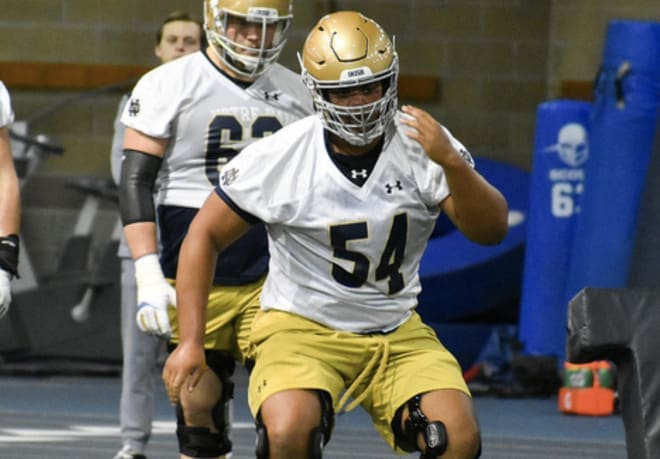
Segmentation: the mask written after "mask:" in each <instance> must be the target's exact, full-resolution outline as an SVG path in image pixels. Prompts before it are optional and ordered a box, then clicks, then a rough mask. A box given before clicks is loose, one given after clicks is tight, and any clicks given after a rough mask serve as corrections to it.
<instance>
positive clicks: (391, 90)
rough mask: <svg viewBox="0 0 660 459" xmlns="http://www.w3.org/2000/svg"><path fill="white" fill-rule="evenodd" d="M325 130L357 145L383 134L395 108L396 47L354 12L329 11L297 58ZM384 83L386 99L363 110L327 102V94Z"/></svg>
mask: <svg viewBox="0 0 660 459" xmlns="http://www.w3.org/2000/svg"><path fill="white" fill-rule="evenodd" d="M298 59H299V61H300V65H301V67H302V78H303V81H304V82H305V84H306V85H307V86H308V87H309V88H310V89H311V91H312V97H313V98H314V105H315V107H316V110H317V111H318V112H320V113H321V115H322V120H323V124H324V126H325V128H326V129H327V130H329V131H330V132H333V133H335V134H337V135H338V136H340V137H341V138H343V139H344V140H346V141H348V142H350V143H351V144H353V145H366V144H368V143H370V142H371V141H372V140H374V139H376V138H378V137H379V136H380V135H382V134H383V132H384V130H385V127H386V126H387V125H388V124H389V123H390V122H391V121H392V120H393V119H394V116H395V114H396V110H397V78H398V74H399V59H398V56H397V54H396V51H395V50H394V44H393V42H392V41H391V40H390V38H389V37H388V36H387V34H386V33H385V31H383V29H382V28H381V27H380V26H379V25H378V24H377V23H376V22H374V21H373V20H371V19H369V18H367V17H365V16H363V15H362V14H360V13H358V12H355V11H339V12H336V13H331V14H328V15H326V16H324V17H323V18H321V20H320V21H319V22H318V23H317V24H316V26H314V28H313V29H312V31H311V32H310V34H309V35H308V36H307V40H306V41H305V44H304V46H303V51H302V55H300V54H299V55H298ZM377 81H382V82H383V97H382V98H381V99H380V100H378V101H376V102H373V103H370V104H366V105H361V106H352V107H349V106H340V105H336V104H332V103H330V102H329V101H328V99H327V97H326V94H325V92H326V91H327V90H332V89H339V88H342V89H343V88H350V87H355V86H361V85H366V84H371V83H374V82H377Z"/></svg>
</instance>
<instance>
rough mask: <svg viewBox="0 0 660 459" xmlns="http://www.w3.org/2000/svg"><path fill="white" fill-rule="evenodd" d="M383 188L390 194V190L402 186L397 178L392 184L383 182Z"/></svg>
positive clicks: (398, 188) (399, 188)
mask: <svg viewBox="0 0 660 459" xmlns="http://www.w3.org/2000/svg"><path fill="white" fill-rule="evenodd" d="M385 189H386V190H387V194H392V192H393V191H394V190H395V189H397V190H403V187H402V186H401V181H400V180H397V181H396V183H394V185H392V184H390V183H386V184H385Z"/></svg>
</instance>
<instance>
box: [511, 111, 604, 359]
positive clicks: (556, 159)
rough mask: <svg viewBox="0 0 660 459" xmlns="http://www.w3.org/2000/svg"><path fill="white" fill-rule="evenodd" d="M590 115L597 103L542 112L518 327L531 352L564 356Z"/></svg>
mask: <svg viewBox="0 0 660 459" xmlns="http://www.w3.org/2000/svg"><path fill="white" fill-rule="evenodd" d="M590 114H591V103H589V102H583V101H577V100H568V99H564V100H556V101H549V102H544V103H542V104H540V105H539V106H538V108H537V111H536V130H535V140H534V157H533V163H532V173H531V178H530V192H529V212H528V215H529V217H528V223H527V241H526V246H525V262H524V270H523V284H522V298H521V303H520V321H519V331H518V333H519V340H520V341H521V342H522V343H523V345H524V352H525V353H527V354H531V355H555V356H558V357H563V355H564V348H565V341H566V314H567V303H566V302H565V298H564V292H565V290H566V272H567V270H568V266H569V260H570V249H571V243H572V240H573V230H574V227H575V221H576V219H577V215H578V214H579V212H580V204H581V202H580V200H581V197H582V191H583V189H584V168H585V165H586V163H587V161H588V159H589V145H588V125H589V116H590ZM562 360H563V359H562Z"/></svg>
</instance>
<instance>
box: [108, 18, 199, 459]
mask: <svg viewBox="0 0 660 459" xmlns="http://www.w3.org/2000/svg"><path fill="white" fill-rule="evenodd" d="M204 43H206V40H205V34H204V26H203V24H202V23H201V22H200V21H198V20H196V19H193V18H192V17H191V16H190V15H189V14H188V13H185V12H182V11H174V12H172V13H170V14H169V15H168V16H167V17H166V18H165V20H164V21H163V23H162V24H161V26H160V27H159V28H158V32H157V33H156V46H155V47H154V54H155V56H156V57H157V58H158V59H159V60H160V62H161V63H165V62H169V61H171V60H173V59H176V58H178V57H181V56H185V55H186V54H190V53H193V52H195V51H199V50H200V49H201V48H202V46H203V44H204ZM129 96H130V94H125V95H124V96H123V97H122V98H121V101H120V102H119V108H118V111H117V117H116V118H115V123H114V128H115V132H114V136H113V138H112V148H111V154H110V163H111V166H112V167H111V169H112V177H113V179H114V180H115V182H116V183H117V184H119V181H120V180H119V177H120V168H121V157H122V155H123V143H124V133H125V132H124V125H123V124H121V115H122V113H123V112H124V107H125V106H126V102H127V101H128V99H129ZM117 254H118V256H119V258H120V259H121V343H122V374H121V376H122V383H121V397H120V401H119V429H120V435H121V440H122V448H121V450H119V452H117V454H116V455H115V457H114V459H145V455H144V450H145V448H146V445H147V442H148V441H149V437H150V436H151V421H152V416H153V399H154V396H153V393H154V387H155V382H156V371H155V370H156V368H157V367H158V364H159V361H160V358H161V356H162V355H163V351H164V345H163V340H162V339H161V338H160V337H158V336H153V335H148V334H146V333H143V332H142V331H141V330H140V329H139V328H138V325H137V323H136V321H135V314H136V311H137V285H136V283H135V268H134V266H133V259H132V258H131V254H130V251H129V250H128V245H127V244H126V239H125V238H122V240H121V243H120V244H119V250H118V252H117Z"/></svg>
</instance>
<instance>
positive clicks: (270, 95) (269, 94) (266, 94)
mask: <svg viewBox="0 0 660 459" xmlns="http://www.w3.org/2000/svg"><path fill="white" fill-rule="evenodd" d="M264 99H266V100H271V99H273V100H274V101H278V100H280V93H279V92H268V91H264Z"/></svg>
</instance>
